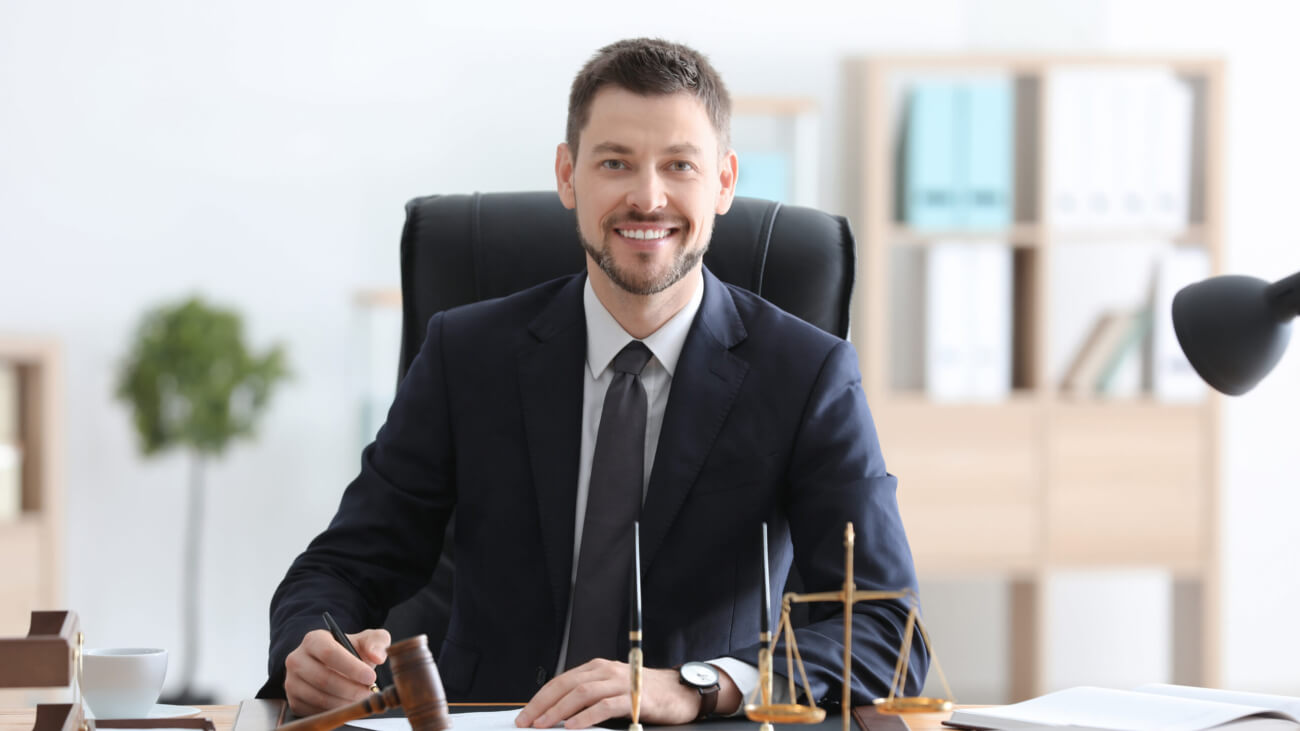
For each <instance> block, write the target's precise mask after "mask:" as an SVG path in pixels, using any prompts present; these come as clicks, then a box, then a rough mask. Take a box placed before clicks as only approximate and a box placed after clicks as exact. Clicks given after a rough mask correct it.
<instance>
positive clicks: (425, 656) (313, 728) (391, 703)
mask: <svg viewBox="0 0 1300 731" xmlns="http://www.w3.org/2000/svg"><path fill="white" fill-rule="evenodd" d="M388 664H389V666H390V667H391V668H392V671H393V684H392V685H390V686H388V687H387V688H384V689H383V690H382V691H380V692H378V693H375V694H373V695H371V696H370V697H369V698H365V699H363V700H359V701H357V702H356V703H353V704H352V705H350V706H342V707H340V708H335V709H334V710H332V711H325V712H324V713H318V714H316V715H315V716H308V717H307V718H300V719H298V720H297V721H293V722H291V723H286V724H284V725H283V726H279V727H278V728H277V731H329V730H330V729H334V728H338V727H339V726H342V725H343V724H345V723H347V722H348V721H355V720H357V719H358V718H365V717H366V716H373V715H374V714H376V713H383V712H384V711H387V710H391V709H393V708H402V709H404V710H405V711H406V719H407V720H408V721H410V722H411V729H412V731H443V729H446V728H449V727H450V726H451V718H450V716H449V715H448V712H447V694H446V693H444V692H443V690H442V678H440V677H438V666H437V665H434V664H433V654H432V653H430V652H429V638H428V637H426V636H425V635H416V636H415V637H411V638H409V639H405V640H402V641H401V642H398V643H395V644H393V645H392V646H390V647H389V648H388Z"/></svg>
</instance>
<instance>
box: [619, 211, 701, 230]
mask: <svg viewBox="0 0 1300 731" xmlns="http://www.w3.org/2000/svg"><path fill="white" fill-rule="evenodd" d="M624 223H654V224H662V225H664V226H666V227H673V228H686V221H684V220H682V219H680V218H675V217H671V216H668V215H666V214H663V213H640V212H637V211H628V212H627V213H624V214H621V215H619V216H618V217H617V218H613V219H610V223H609V227H610V228H618V227H619V225H620V224H624Z"/></svg>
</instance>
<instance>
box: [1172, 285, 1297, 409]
mask: <svg viewBox="0 0 1300 731" xmlns="http://www.w3.org/2000/svg"><path fill="white" fill-rule="evenodd" d="M1297 284H1300V273H1298V274H1296V275H1292V276H1291V277H1288V278H1287V279H1283V280H1281V281H1279V282H1277V283H1275V284H1269V283H1268V282H1266V281H1264V280H1262V279H1256V278H1254V277H1245V276H1239V275H1225V276H1219V277H1211V278H1210V279H1206V280H1204V281H1201V282H1197V283H1195V284H1191V285H1188V286H1186V287H1184V288H1183V289H1181V290H1180V291H1179V292H1178V294H1176V295H1174V302H1173V318H1174V333H1175V334H1176V335H1177V336H1178V344H1179V345H1181V346H1182V348H1183V352H1184V353H1186V354H1187V360H1189V361H1190V362H1191V364H1192V367H1193V368H1195V369H1196V372H1197V374H1199V375H1200V377H1201V378H1202V379H1204V380H1205V382H1206V383H1208V384H1210V386H1212V387H1214V388H1215V389H1216V390H1218V391H1221V392H1223V393H1226V394H1228V395H1230V396H1240V395H1241V394H1243V393H1246V392H1247V391H1249V390H1250V389H1252V388H1254V387H1255V384H1257V383H1259V381H1260V379H1262V378H1263V377H1264V376H1266V375H1268V372H1269V371H1271V370H1272V369H1273V366H1275V365H1277V362H1278V360H1279V359H1280V358H1281V357H1282V353H1283V352H1285V351H1286V346H1287V343H1288V342H1289V341H1290V339H1291V322H1290V321H1291V319H1292V318H1294V317H1295V315H1296V306H1295V305H1296V303H1295V300H1296V297H1297Z"/></svg>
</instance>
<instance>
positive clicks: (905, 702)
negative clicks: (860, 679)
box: [872, 696, 952, 713]
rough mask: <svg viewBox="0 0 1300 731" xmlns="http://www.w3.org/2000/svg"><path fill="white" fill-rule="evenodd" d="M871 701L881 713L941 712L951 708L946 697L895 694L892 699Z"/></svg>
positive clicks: (950, 703) (950, 702)
mask: <svg viewBox="0 0 1300 731" xmlns="http://www.w3.org/2000/svg"><path fill="white" fill-rule="evenodd" d="M872 703H874V704H875V705H876V710H878V711H880V712H881V713H941V712H943V711H951V710H952V701H950V700H948V699H946V698H926V697H923V696H911V697H904V696H896V697H894V698H892V699H890V698H877V699H875V700H874V701H872Z"/></svg>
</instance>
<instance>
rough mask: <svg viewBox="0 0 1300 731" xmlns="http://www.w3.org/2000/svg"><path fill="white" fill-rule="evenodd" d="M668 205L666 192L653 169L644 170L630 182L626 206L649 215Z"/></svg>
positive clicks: (657, 173)
mask: <svg viewBox="0 0 1300 731" xmlns="http://www.w3.org/2000/svg"><path fill="white" fill-rule="evenodd" d="M667 204H668V195H667V190H666V188H665V187H664V184H663V179H662V178H661V177H660V176H659V171H658V170H655V169H653V168H648V169H646V170H644V171H643V172H642V173H641V174H640V175H637V176H636V177H635V178H634V179H633V182H632V187H631V188H629V189H628V191H627V205H628V206H629V207H631V208H634V209H636V210H638V211H642V212H644V213H650V212H652V211H657V210H659V209H660V208H663V207H664V206H665V205H667Z"/></svg>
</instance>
